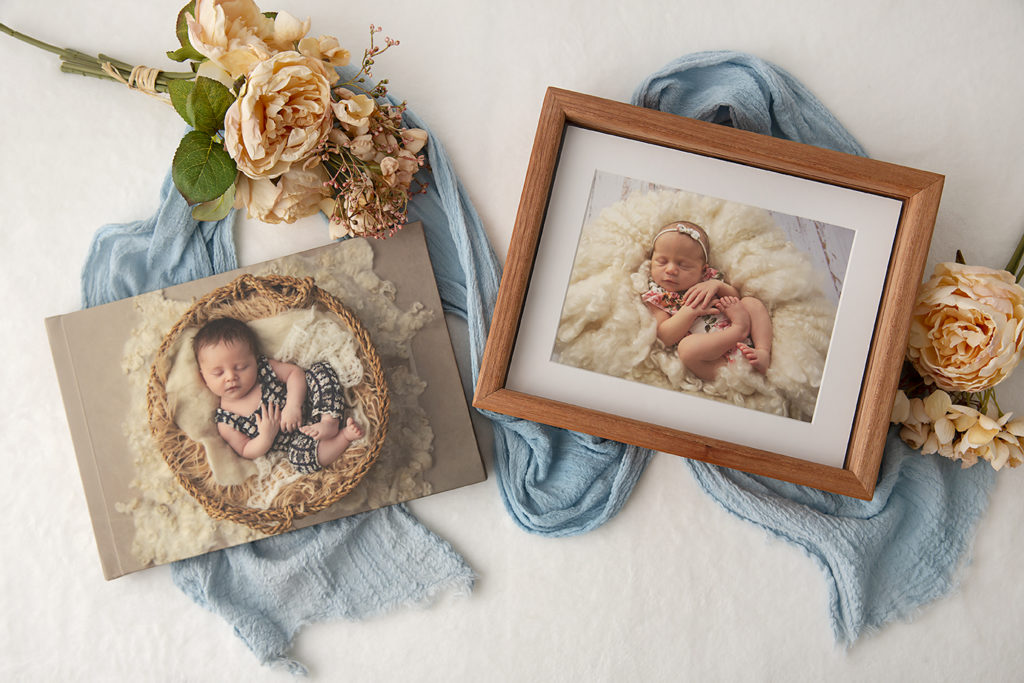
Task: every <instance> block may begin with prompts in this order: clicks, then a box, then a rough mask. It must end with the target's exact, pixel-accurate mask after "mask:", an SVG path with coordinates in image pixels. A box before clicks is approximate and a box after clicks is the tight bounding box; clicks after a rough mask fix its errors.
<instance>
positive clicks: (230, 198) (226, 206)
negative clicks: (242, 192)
mask: <svg viewBox="0 0 1024 683" xmlns="http://www.w3.org/2000/svg"><path fill="white" fill-rule="evenodd" d="M234 204H235V184H234V183H232V184H231V187H229V188H228V191H227V192H225V193H224V194H222V195H221V196H220V197H217V198H216V199H214V200H212V201H209V202H203V203H202V204H200V205H198V206H195V207H192V218H195V219H196V220H197V221H219V220H220V219H221V218H224V217H225V216H227V215H228V214H229V213H231V207H232V206H234Z"/></svg>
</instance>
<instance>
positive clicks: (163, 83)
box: [0, 24, 195, 92]
mask: <svg viewBox="0 0 1024 683" xmlns="http://www.w3.org/2000/svg"><path fill="white" fill-rule="evenodd" d="M0 32H3V33H6V34H7V35H9V36H11V37H12V38H16V39H17V40H20V41H22V42H23V43H28V44H29V45H31V46H33V47H37V48H39V49H40V50H45V51H46V52H52V53H53V54H55V55H57V56H58V57H60V61H61V64H60V70H61V71H62V72H64V73H69V74H78V75H80V76H90V77H92V78H100V79H102V80H105V81H117V80H118V79H116V78H114V77H113V76H111V75H110V74H108V73H107V72H106V71H104V70H103V64H105V63H109V64H110V65H111V66H113V67H114V68H115V69H116V70H117V72H118V73H120V74H121V77H122V78H123V79H125V80H127V78H128V76H129V75H130V74H131V72H132V70H133V69H134V68H135V67H134V66H133V65H131V64H128V63H127V62H123V61H121V60H119V59H113V58H111V57H108V56H107V55H104V54H100V55H99V56H98V57H93V56H90V55H87V54H85V53H84V52H79V51H78V50H73V49H70V48H63V47H57V46H55V45H50V44H49V43H44V42H43V41H41V40H37V39H36V38H33V37H32V36H28V35H25V34H24V33H21V32H19V31H15V30H14V29H12V28H11V27H9V26H7V25H5V24H0ZM190 78H195V74H194V73H192V72H191V71H182V72H170V71H161V72H160V75H159V76H157V79H156V83H155V84H154V87H155V88H156V90H158V91H160V92H167V84H168V83H169V82H170V81H173V80H181V79H190Z"/></svg>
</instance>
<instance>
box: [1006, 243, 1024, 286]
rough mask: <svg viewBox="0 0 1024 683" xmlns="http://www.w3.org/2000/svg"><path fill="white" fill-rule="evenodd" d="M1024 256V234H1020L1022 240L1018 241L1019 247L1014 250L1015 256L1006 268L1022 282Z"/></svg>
mask: <svg viewBox="0 0 1024 683" xmlns="http://www.w3.org/2000/svg"><path fill="white" fill-rule="evenodd" d="M1022 256H1024V234H1022V235H1021V236H1020V241H1019V242H1017V248H1016V249H1014V250H1013V256H1011V257H1010V260H1009V261H1008V262H1007V264H1006V270H1007V271H1008V272H1009V273H1010V274H1012V275H1014V276H1016V278H1017V282H1020V279H1021V276H1022V275H1024V269H1022V268H1021V267H1020V266H1021V263H1020V261H1021V257H1022Z"/></svg>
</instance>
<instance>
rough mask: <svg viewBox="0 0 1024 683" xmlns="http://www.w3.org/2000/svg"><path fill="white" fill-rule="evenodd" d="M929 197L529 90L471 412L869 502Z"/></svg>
mask: <svg viewBox="0 0 1024 683" xmlns="http://www.w3.org/2000/svg"><path fill="white" fill-rule="evenodd" d="M942 184H943V177H942V176H941V175H937V174H934V173H929V172H925V171H919V170H915V169H911V168H906V167H902V166H897V165H893V164H888V163H884V162H879V161H874V160H870V159H865V158H862V157H856V156H851V155H847V154H842V153H839V152H833V151H830V150H825V149H821V148H817V147H812V146H808V145H803V144H799V143H794V142H790V141H786V140H779V139H776V138H771V137H767V136H762V135H757V134H754V133H750V132H746V131H739V130H735V129H732V128H729V127H726V126H721V125H717V124H711V123H705V122H701V121H695V120H692V119H686V118H683V117H679V116H675V115H672V114H667V113H663V112H656V111H651V110H648V109H643V108H639V107H634V106H630V105H626V104H622V103H619V102H613V101H609V100H604V99H600V98H596V97H592V96H588V95H583V94H579V93H574V92H569V91H566V90H559V89H554V88H550V89H549V90H548V92H547V95H546V97H545V99H544V104H543V107H542V111H541V116H540V123H539V126H538V130H537V135H536V138H535V141H534V146H533V151H532V155H531V158H530V165H529V169H528V171H527V176H526V181H525V184H524V188H523V194H522V199H521V201H520V205H519V212H518V215H517V217H516V224H515V229H514V231H513V236H512V243H511V245H510V248H509V252H508V257H507V260H506V264H505V269H504V272H503V275H502V281H501V287H500V290H499V294H498V300H497V306H496V309H495V313H494V317H493V320H492V325H491V331H490V335H489V338H488V340H487V346H486V350H485V353H484V357H483V363H482V367H481V370H480V375H479V380H478V383H477V387H476V394H475V398H474V402H473V404H474V406H476V407H478V408H481V409H486V410H492V411H495V412H499V413H504V414H508V415H513V416H516V417H521V418H525V419H529V420H535V421H538V422H542V423H546V424H550V425H554V426H558V427H564V428H567V429H572V430H577V431H581V432H585V433H589V434H593V435H596V436H600V437H604V438H609V439H614V440H617V441H622V442H625V443H630V444H634V445H638V446H642V447H648V448H652V449H655V450H659V451H663V452H666V453H671V454H676V455H681V456H685V457H689V458H695V459H699V460H703V461H707V462H711V463H715V464H718V465H722V466H726V467H731V468H735V469H739V470H743V471H747V472H750V473H754V474H759V475H765V476H769V477H773V478H777V479H782V480H785V481H790V482H794V483H797V484H803V485H807V486H811V487H815V488H819V489H822V490H826V491H832V492H835V493H839V494H843V495H847V496H854V497H857V498H863V499H870V498H871V496H872V494H873V491H874V487H875V482H876V479H877V476H878V470H879V465H880V462H881V457H882V450H883V447H884V443H885V438H886V434H887V431H888V425H889V416H890V412H891V409H892V402H893V398H894V395H895V391H896V386H897V382H898V380H899V372H900V368H901V366H902V362H903V354H904V349H905V345H906V338H907V332H908V327H909V313H910V309H911V307H912V306H913V302H914V297H915V293H916V291H917V286H918V283H919V282H920V280H921V274H922V271H923V269H924V265H925V260H926V256H927V252H928V246H929V243H930V239H931V233H932V228H933V225H934V221H935V215H936V212H937V210H938V205H939V198H940V195H941V191H942Z"/></svg>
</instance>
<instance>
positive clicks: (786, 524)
mask: <svg viewBox="0 0 1024 683" xmlns="http://www.w3.org/2000/svg"><path fill="white" fill-rule="evenodd" d="M633 104H636V105H639V106H643V107H647V108H650V109H659V110H661V111H666V112H671V113H673V114H679V115H680V116H687V117H690V118H695V119H702V120H705V121H713V122H718V123H726V122H728V123H729V124H730V125H733V126H735V127H736V128H741V129H743V130H749V131H754V132H756V133H761V134H763V135H773V136H775V137H779V138H785V139H788V140H795V141H797V142H803V143H807V144H811V145H816V146H819V147H827V148H829V149H834V150H838V151H841V152H846V153H849V154H857V155H860V156H867V155H866V153H865V152H864V150H863V149H862V148H861V146H860V145H859V144H857V141H856V140H854V138H853V137H852V136H851V135H850V134H849V133H848V132H847V131H846V129H844V128H843V127H842V126H841V125H840V124H839V122H838V121H837V120H836V119H835V117H833V116H832V114H831V113H829V111H828V110H827V109H826V108H825V107H824V105H822V104H821V102H819V101H818V100H817V98H815V97H814V95H812V94H811V93H810V91H808V90H807V88H805V87H804V86H803V85H801V84H800V83H799V82H798V81H797V80H796V79H794V78H793V77H792V76H790V75H789V74H788V73H786V72H785V71H783V70H782V69H780V68H778V67H776V66H774V65H772V64H769V63H767V62H764V61H762V60H760V59H757V58H756V57H752V56H750V55H746V54H742V53H737V52H719V51H716V52H701V53H696V54H692V55H688V56H685V57H682V58H680V59H678V60H676V61H674V62H672V63H670V64H668V65H667V66H665V67H664V68H663V69H661V70H660V71H658V72H656V73H654V74H652V75H651V76H649V77H648V78H647V79H646V80H644V81H643V83H641V84H640V86H639V87H638V88H637V89H636V91H635V92H634V94H633ZM685 462H686V464H687V466H688V467H689V468H690V469H691V470H692V471H693V474H694V476H695V477H696V478H697V481H698V482H699V484H700V486H701V488H703V489H704V490H705V491H706V492H707V493H708V494H709V495H710V496H711V497H712V498H714V499H715V500H716V501H718V503H719V504H721V505H722V507H724V508H725V509H726V510H728V511H729V512H732V513H733V514H735V515H737V516H738V517H741V518H742V519H746V520H747V521H750V522H753V523H754V524H757V525H758V526H760V527H762V528H764V529H766V530H767V531H769V532H770V533H772V534H774V535H775V536H778V537H779V538H782V539H784V540H786V541H788V542H790V543H793V544H795V545H797V546H798V547H800V548H801V549H803V550H804V551H805V552H806V553H807V554H808V555H809V556H810V557H812V558H813V559H814V560H815V561H816V563H817V564H818V565H819V566H820V567H821V569H822V571H823V572H824V575H825V579H826V582H827V584H828V592H829V602H830V613H831V617H832V626H833V631H834V633H835V637H836V639H837V640H838V641H839V642H841V643H844V644H849V643H852V642H853V641H854V640H856V638H857V637H858V636H859V635H861V634H862V633H864V632H868V631H871V630H873V629H876V628H878V627H880V626H882V625H884V624H886V623H888V622H890V621H893V620H895V619H901V618H906V617H909V616H910V615H912V614H913V613H914V612H915V611H916V610H917V609H918V608H919V607H920V606H921V605H924V604H925V603H928V602H930V601H932V600H934V599H936V598H938V597H941V596H942V595H945V594H946V593H947V592H948V591H949V590H950V589H951V588H952V587H953V586H954V583H955V581H956V578H957V569H958V568H959V566H960V564H961V562H962V558H964V557H965V556H966V555H967V554H968V552H969V550H970V542H971V538H972V537H973V533H974V528H975V525H976V522H977V521H978V519H979V518H980V517H981V515H982V514H983V513H984V511H985V509H986V507H987V506H988V500H989V494H990V492H991V489H992V486H993V484H994V482H995V474H994V472H993V470H992V469H991V468H990V467H987V466H986V465H984V464H982V465H979V466H976V467H973V468H971V469H969V470H961V469H960V467H959V465H957V464H956V463H954V462H951V461H949V460H945V459H944V458H940V457H922V456H921V455H920V454H919V453H916V452H914V451H913V450H912V449H910V448H909V447H908V446H907V445H906V444H904V443H903V442H902V441H901V440H900V439H899V437H898V436H897V435H896V431H895V430H892V431H891V432H890V433H889V436H888V440H887V441H886V447H885V458H884V462H883V464H882V470H881V473H880V476H879V482H878V486H877V488H876V490H875V494H874V498H873V499H872V500H870V501H860V500H855V499H853V498H846V497H844V496H837V495H834V494H830V493H824V492H821V491H817V490H814V489H808V488H805V487H801V486H796V485H794V484H788V483H785V482H779V481H775V480H772V479H766V478H762V477H756V476H753V475H749V474H744V473H742V472H736V471H733V470H726V469H722V468H718V467H715V466H714V465H708V464H705V463H701V462H696V461H692V460H687V461H685Z"/></svg>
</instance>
